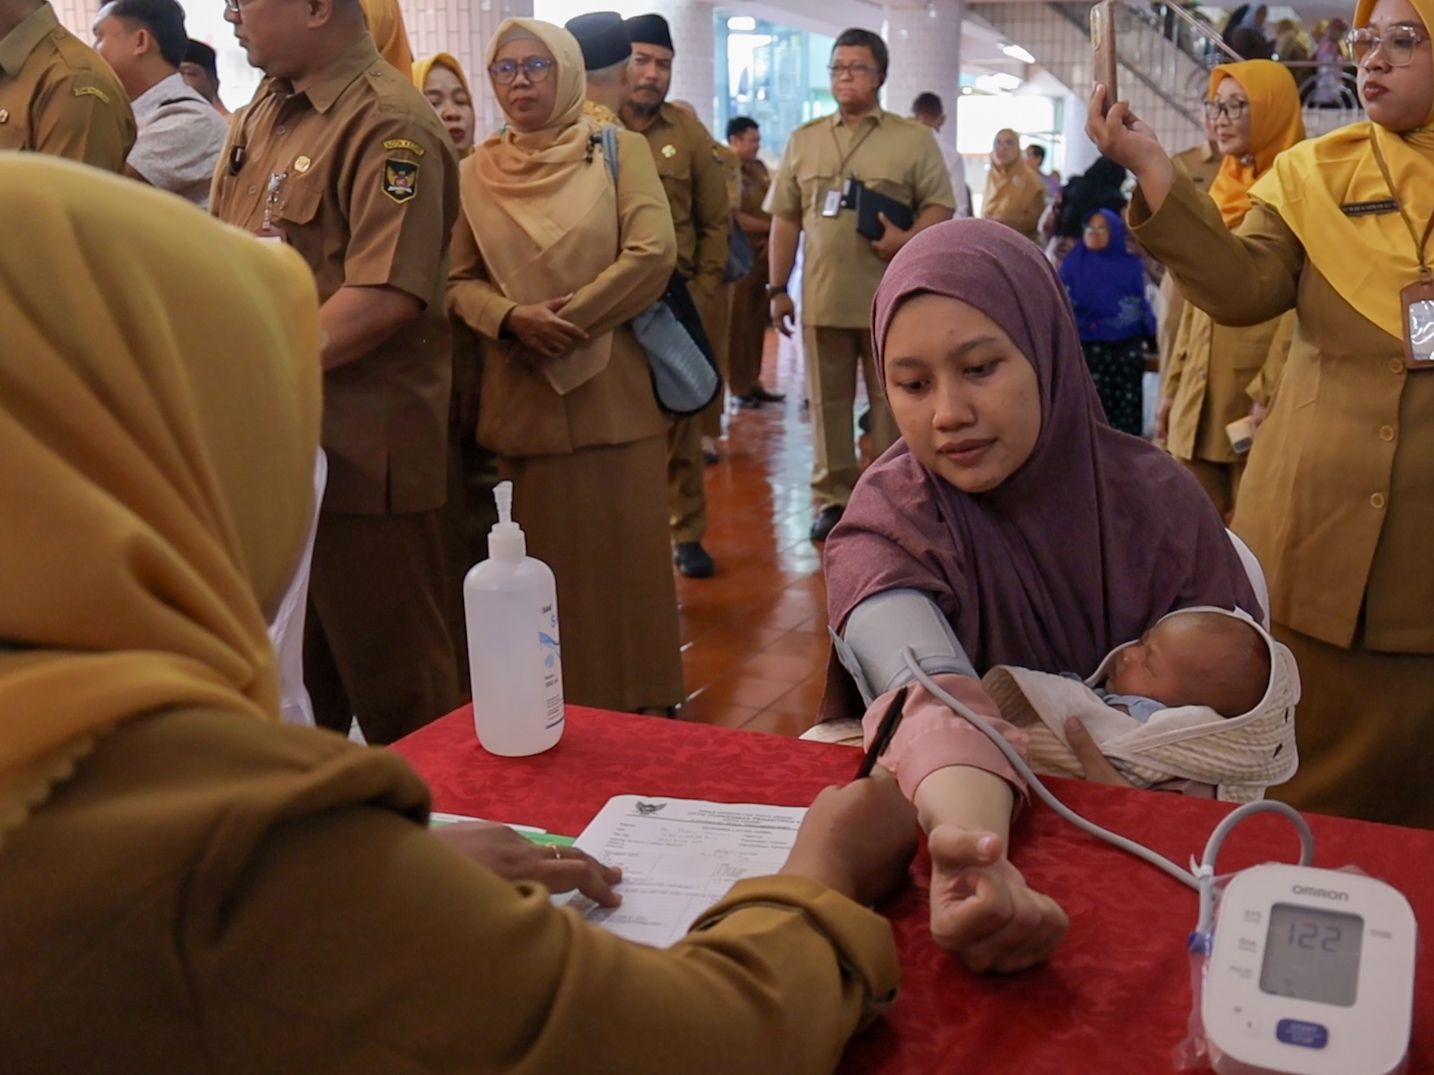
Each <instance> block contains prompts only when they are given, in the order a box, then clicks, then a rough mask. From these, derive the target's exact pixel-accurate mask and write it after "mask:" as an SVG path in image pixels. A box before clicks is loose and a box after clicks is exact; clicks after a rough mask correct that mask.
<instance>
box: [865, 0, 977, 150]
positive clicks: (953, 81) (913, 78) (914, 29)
mask: <svg viewBox="0 0 1434 1075" xmlns="http://www.w3.org/2000/svg"><path fill="white" fill-rule="evenodd" d="M962 7H963V5H962V3H961V0H932V2H931V3H924V4H923V3H914V2H912V0H889V2H888V3H887V4H886V5H885V8H884V10H885V13H886V34H885V36H886V44H887V47H888V48H889V49H890V51H891V69H890V72H889V73H888V75H887V79H886V88H885V90H884V94H885V107H886V109H887V110H888V111H890V112H896V113H898V114H900V115H903V116H906V115H910V114H911V102H912V101H913V100H914V99H915V98H916V95H917V94H918V93H921V92H923V91H925V90H930V91H931V92H932V93H935V94H937V95H939V96H940V98H941V103H942V104H943V105H944V106H945V109H946V125H945V126H944V127H942V128H941V133H940V134H939V135H937V139H938V141H940V142H941V144H942V145H943V146H944V147H946V148H948V149H949V150H950V151H951V152H953V153H954V152H955V150H956V98H957V97H958V96H960V93H961V15H962Z"/></svg>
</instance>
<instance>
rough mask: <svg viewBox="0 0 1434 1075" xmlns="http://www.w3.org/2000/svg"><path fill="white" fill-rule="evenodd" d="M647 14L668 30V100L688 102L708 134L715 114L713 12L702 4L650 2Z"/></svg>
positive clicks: (694, 1)
mask: <svg viewBox="0 0 1434 1075" xmlns="http://www.w3.org/2000/svg"><path fill="white" fill-rule="evenodd" d="M647 10H649V11H652V12H655V13H656V14H658V15H661V16H662V17H663V18H664V19H666V20H667V21H668V24H669V25H670V26H671V27H672V47H673V51H674V52H675V53H676V56H675V57H674V59H673V61H672V89H671V90H670V91H669V92H668V94H667V97H668V100H672V101H691V102H692V107H693V108H695V109H697V116H698V118H699V119H701V120H702V122H703V123H704V124H706V126H707V129H708V130H709V131H710V130H712V123H713V118H714V116H715V114H716V96H717V94H716V86H717V61H716V50H717V41H716V32H715V30H714V26H715V21H714V20H715V15H716V12H715V9H714V8H713V6H712V5H711V4H706V3H703V2H702V0H652V4H651V6H650V7H648V8H647Z"/></svg>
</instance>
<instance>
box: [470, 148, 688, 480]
mask: <svg viewBox="0 0 1434 1075" xmlns="http://www.w3.org/2000/svg"><path fill="white" fill-rule="evenodd" d="M617 139H618V141H617V145H618V169H617V216H618V252H617V256H616V258H615V260H614V261H613V264H612V265H611V266H610V267H609V268H608V269H607V270H606V271H604V272H603V274H602V275H601V276H600V277H598V279H596V280H594V281H593V282H592V283H591V284H589V285H588V286H587V287H583V288H580V289H578V291H577V292H576V293H575V294H574V295H573V300H572V301H571V302H570V303H568V305H566V306H565V307H563V311H562V317H563V318H565V319H566V320H568V321H571V322H572V323H573V324H575V325H578V326H579V327H581V328H583V329H585V330H586V331H587V332H588V334H589V335H590V336H600V335H601V334H602V333H604V332H611V333H612V334H613V339H612V357H611V358H610V359H609V360H608V364H607V368H606V369H604V370H603V371H602V372H601V373H599V374H597V375H596V376H595V377H593V378H592V379H591V380H588V381H585V382H583V383H582V384H580V385H578V387H577V388H574V389H573V390H572V391H571V392H568V393H567V394H565V395H561V396H560V395H558V393H557V392H556V391H555V390H554V389H553V387H552V385H551V384H549V383H548V379H547V378H546V377H544V376H543V374H542V371H541V369H540V368H539V363H540V362H541V361H542V360H541V359H538V358H535V357H534V356H532V355H530V354H528V353H526V352H525V351H524V349H523V347H522V345H521V344H520V343H518V341H517V340H516V339H512V338H511V337H505V336H504V335H503V321H504V319H505V318H507V316H508V314H509V313H510V312H511V311H512V309H513V307H514V306H516V305H517V304H516V303H515V302H513V300H512V299H510V298H508V297H507V296H506V295H504V294H503V292H502V291H500V290H499V289H498V288H497V287H496V286H494V284H493V283H492V281H491V280H490V279H489V277H488V270H487V268H486V267H485V265H484V263H483V254H482V251H481V250H480V249H479V247H478V240H477V239H476V238H475V237H474V235H473V228H472V225H470V224H469V222H468V217H467V215H466V214H465V215H463V216H462V217H461V218H460V219H459V221H458V225H457V227H455V228H454V229H453V276H452V280H451V281H450V283H449V286H448V303H449V306H450V308H451V309H452V311H453V313H454V315H455V316H457V317H459V318H461V319H462V320H463V321H464V322H465V323H466V324H468V325H469V326H470V327H471V328H472V329H473V330H474V331H475V332H477V333H478V334H479V336H480V337H482V345H483V362H482V368H483V388H482V404H481V406H480V408H479V412H478V441H479V443H481V444H482V445H483V446H484V447H486V448H489V449H491V450H492V451H495V452H497V453H498V454H499V455H504V456H509V457H530V456H538V455H557V454H564V453H568V452H575V451H578V450H580V449H582V448H590V447H594V446H598V445H617V444H630V443H632V442H634V441H638V440H642V439H643V438H645V437H651V436H655V435H657V434H658V433H662V432H664V431H665V430H666V429H667V427H668V419H667V417H666V415H665V414H664V413H663V412H662V411H661V410H659V409H658V406H657V397H656V396H655V395H654V394H653V390H652V369H651V367H650V366H649V365H648V361H647V353H646V352H645V351H643V349H642V346H641V345H640V344H639V343H638V342H637V337H636V336H635V335H633V332H632V329H631V328H630V327H629V326H628V322H629V321H631V320H632V319H633V318H634V317H635V316H637V315H638V314H639V313H641V312H642V311H643V310H645V309H647V308H648V307H649V306H651V305H652V304H653V303H654V302H656V301H657V300H658V298H660V297H661V295H662V293H663V292H664V291H665V290H667V282H668V280H669V279H670V278H671V276H672V269H673V266H674V264H675V263H676V258H677V244H676V241H675V239H674V237H673V231H672V214H671V211H670V210H669V209H668V207H667V197H666V195H665V194H664V192H663V190H662V184H661V183H660V182H659V181H658V178H657V175H656V173H655V171H654V169H653V167H652V165H651V164H650V163H649V162H648V157H647V154H646V152H645V151H644V150H645V146H644V143H643V141H642V139H641V138H640V137H639V136H638V135H636V134H633V133H632V132H630V131H625V130H619V131H618V133H617ZM473 166H474V161H473V158H471V157H470V158H469V159H468V160H467V161H465V162H464V164H463V167H464V168H471V167H473ZM591 167H594V168H606V167H607V165H606V164H605V163H604V162H603V161H602V160H601V159H595V160H594V161H593V163H592V165H591Z"/></svg>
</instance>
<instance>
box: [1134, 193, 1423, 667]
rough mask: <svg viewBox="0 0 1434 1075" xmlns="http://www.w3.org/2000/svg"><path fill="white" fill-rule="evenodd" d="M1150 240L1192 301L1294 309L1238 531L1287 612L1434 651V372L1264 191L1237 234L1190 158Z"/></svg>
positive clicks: (1309, 628) (1314, 629)
mask: <svg viewBox="0 0 1434 1075" xmlns="http://www.w3.org/2000/svg"><path fill="white" fill-rule="evenodd" d="M1129 215H1130V222H1131V225H1132V229H1133V230H1134V231H1135V233H1136V235H1137V236H1138V237H1139V238H1140V241H1141V245H1143V246H1144V247H1145V248H1146V250H1148V251H1150V252H1151V253H1152V254H1153V255H1155V256H1156V257H1158V258H1159V259H1160V260H1161V261H1163V262H1165V263H1166V265H1168V266H1169V267H1170V271H1171V272H1173V273H1175V274H1176V277H1177V279H1178V282H1179V284H1180V286H1181V289H1182V290H1183V291H1184V292H1185V294H1186V295H1187V296H1188V298H1189V300H1190V302H1192V303H1194V304H1198V305H1199V306H1200V307H1202V308H1205V309H1210V310H1215V311H1217V312H1218V313H1219V315H1220V316H1221V317H1222V318H1223V319H1224V320H1225V321H1226V323H1228V324H1232V325H1240V324H1257V323H1260V322H1263V321H1267V320H1268V319H1270V318H1271V317H1274V316H1276V315H1279V314H1282V313H1284V312H1285V311H1286V310H1289V309H1292V308H1296V307H1298V316H1297V321H1296V324H1295V327H1294V340H1293V343H1292V344H1291V345H1290V350H1289V357H1288V359H1287V361H1286V363H1285V367H1284V372H1283V373H1282V374H1281V376H1280V383H1279V389H1278V393H1277V394H1276V397H1275V406H1274V407H1273V408H1272V409H1271V411H1270V416H1269V417H1268V418H1267V419H1266V420H1265V423H1264V424H1263V425H1261V426H1260V432H1259V435H1258V436H1257V437H1256V438H1255V445H1254V447H1253V448H1252V449H1251V451H1250V456H1249V462H1248V464H1247V465H1246V469H1245V476H1244V479H1243V481H1242V483H1241V485H1240V496H1239V500H1238V502H1237V504H1236V508H1235V517H1234V520H1233V522H1232V524H1231V525H1232V528H1233V529H1234V531H1235V532H1236V533H1237V534H1239V535H1240V536H1241V537H1242V538H1244V539H1245V541H1247V542H1248V543H1249V545H1250V547H1251V549H1253V550H1254V552H1255V555H1256V556H1258V557H1259V560H1260V563H1261V565H1262V566H1263V567H1264V569H1265V572H1266V575H1267V576H1268V581H1269V584H1270V615H1271V618H1272V619H1274V620H1275V622H1276V623H1278V624H1283V625H1284V626H1286V627H1289V628H1291V629H1292V630H1295V631H1298V632H1300V633H1302V634H1306V635H1310V636H1312V637H1313V638H1316V639H1319V640H1320V641H1321V642H1326V643H1328V644H1330V645H1331V646H1339V647H1348V646H1350V645H1351V644H1352V643H1353V642H1354V641H1355V639H1356V633H1357V631H1358V630H1360V629H1362V638H1363V644H1364V645H1365V646H1366V647H1367V648H1369V649H1371V650H1378V651H1382V652H1386V653H1422V654H1428V653H1434V570H1430V567H1429V548H1430V534H1431V533H1434V496H1431V495H1430V493H1431V490H1434V374H1431V373H1422V372H1419V373H1410V372H1408V371H1407V370H1406V369H1405V368H1404V345H1403V341H1402V340H1397V339H1395V338H1394V337H1393V336H1390V335H1389V334H1388V333H1386V332H1383V331H1382V330H1380V329H1379V328H1377V327H1376V326H1375V325H1373V324H1372V323H1371V322H1370V321H1368V320H1367V319H1366V318H1365V317H1364V316H1363V315H1361V314H1360V312H1359V311H1358V310H1356V309H1355V308H1354V307H1352V306H1351V305H1350V304H1349V303H1348V302H1346V301H1345V300H1344V298H1343V297H1342V296H1340V294H1339V293H1338V292H1337V291H1335V290H1334V288H1333V286H1332V285H1331V284H1330V283H1329V281H1328V280H1327V279H1325V277H1324V276H1323V274H1321V273H1320V271H1319V269H1318V268H1316V267H1315V266H1314V265H1312V264H1311V263H1310V262H1309V260H1308V259H1307V258H1306V257H1305V252H1304V247H1303V246H1302V245H1301V243H1300V241H1299V239H1298V238H1297V237H1296V236H1295V234H1294V232H1293V231H1291V230H1290V228H1289V226H1288V225H1287V224H1286V223H1285V222H1284V220H1283V219H1281V217H1280V215H1279V214H1278V213H1277V212H1275V211H1274V210H1273V209H1271V208H1270V207H1269V206H1267V205H1265V204H1263V203H1262V202H1259V201H1256V202H1255V203H1254V204H1253V206H1252V207H1251V209H1250V212H1249V214H1248V215H1247V216H1246V217H1245V221H1244V223H1243V224H1241V225H1240V228H1239V231H1238V232H1230V231H1228V230H1227V229H1226V228H1225V226H1224V222H1223V221H1222V220H1221V219H1220V211H1219V209H1218V208H1217V207H1216V205H1215V203H1214V202H1213V201H1211V200H1210V199H1209V198H1208V197H1206V196H1205V195H1203V194H1201V193H1200V192H1199V191H1198V190H1196V189H1195V187H1194V186H1193V184H1192V183H1191V182H1190V180H1189V178H1188V177H1187V176H1185V175H1184V174H1182V173H1181V172H1180V171H1179V170H1177V171H1176V173H1175V182H1174V185H1173V186H1172V187H1171V189H1170V194H1169V195H1168V196H1167V197H1166V199H1165V203H1164V204H1163V205H1162V206H1161V207H1160V210H1159V211H1158V212H1156V213H1154V214H1152V213H1151V212H1150V209H1149V207H1148V206H1147V205H1146V203H1145V200H1144V198H1143V197H1142V196H1141V195H1139V194H1138V193H1137V195H1136V196H1135V198H1133V199H1132V201H1131V205H1130V212H1129Z"/></svg>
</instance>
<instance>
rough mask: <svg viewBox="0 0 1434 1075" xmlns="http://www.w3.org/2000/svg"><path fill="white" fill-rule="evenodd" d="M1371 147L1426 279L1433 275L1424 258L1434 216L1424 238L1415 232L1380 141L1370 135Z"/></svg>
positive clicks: (1432, 229) (1427, 226)
mask: <svg viewBox="0 0 1434 1075" xmlns="http://www.w3.org/2000/svg"><path fill="white" fill-rule="evenodd" d="M1370 145H1372V146H1373V147H1374V159H1375V161H1376V162H1378V164H1379V172H1380V174H1381V175H1382V176H1384V182H1385V183H1386V184H1387V185H1388V186H1389V196H1390V197H1391V198H1393V199H1394V204H1395V205H1396V206H1398V208H1399V218H1400V219H1401V220H1403V221H1404V226H1405V227H1406V228H1408V229H1409V238H1410V239H1412V240H1413V242H1414V256H1415V257H1416V258H1417V259H1418V260H1419V275H1420V276H1423V277H1425V278H1426V279H1427V278H1428V277H1429V276H1430V275H1434V274H1431V272H1430V270H1429V262H1428V260H1427V259H1426V258H1425V257H1424V250H1425V248H1426V247H1427V246H1428V245H1429V236H1430V234H1431V233H1434V216H1431V217H1430V218H1429V223H1428V224H1426V225H1425V226H1424V238H1422V239H1421V238H1419V235H1418V233H1417V232H1415V230H1414V221H1412V220H1410V219H1409V214H1408V212H1406V211H1405V209H1404V202H1403V200H1402V199H1400V197H1399V192H1398V191H1397V190H1395V189H1394V180H1393V178H1392V177H1391V176H1390V174H1389V165H1387V164H1385V163H1384V154H1383V153H1382V152H1381V151H1380V149H1379V139H1378V138H1377V137H1375V136H1374V135H1370Z"/></svg>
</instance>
